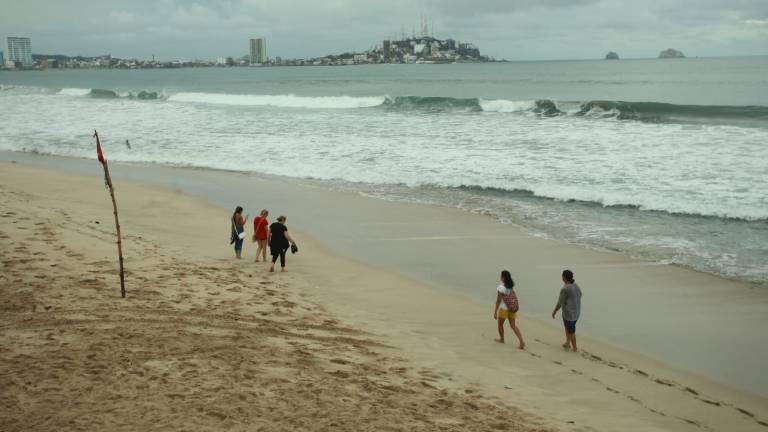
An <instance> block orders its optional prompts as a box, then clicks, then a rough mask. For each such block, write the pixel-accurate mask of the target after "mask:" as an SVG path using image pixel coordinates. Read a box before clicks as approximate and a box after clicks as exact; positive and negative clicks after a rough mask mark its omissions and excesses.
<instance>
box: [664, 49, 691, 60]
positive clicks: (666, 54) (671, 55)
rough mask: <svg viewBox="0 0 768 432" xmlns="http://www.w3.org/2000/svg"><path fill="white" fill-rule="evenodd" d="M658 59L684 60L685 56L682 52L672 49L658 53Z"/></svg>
mask: <svg viewBox="0 0 768 432" xmlns="http://www.w3.org/2000/svg"><path fill="white" fill-rule="evenodd" d="M659 58H660V59H668V58H685V54H683V52H682V51H678V50H676V49H674V48H667V49H665V50H664V51H662V52H660V53H659Z"/></svg>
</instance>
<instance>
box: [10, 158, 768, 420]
mask: <svg viewBox="0 0 768 432" xmlns="http://www.w3.org/2000/svg"><path fill="white" fill-rule="evenodd" d="M56 163H59V164H61V163H62V161H61V160H59V161H56ZM2 166H3V170H0V178H3V179H4V181H3V182H2V184H3V185H4V186H3V189H6V190H8V189H9V190H10V191H11V192H13V191H14V190H19V191H21V190H27V191H30V190H31V191H32V192H33V193H36V195H31V196H28V197H26V198H22V199H20V200H19V198H13V199H16V200H19V201H18V202H16V201H12V202H14V203H15V205H22V203H23V202H27V203H30V202H31V203H33V204H37V205H40V204H38V201H41V200H43V199H47V200H55V199H58V200H61V205H62V207H63V208H62V210H64V208H66V210H67V211H70V212H79V213H84V214H78V213H72V215H71V216H72V217H73V219H74V221H77V220H78V218H77V216H85V215H89V214H90V212H89V211H88V209H91V208H92V207H89V205H88V203H91V202H99V201H100V200H102V199H103V201H104V203H106V200H107V196H106V194H105V193H104V191H103V185H102V184H101V181H100V180H99V179H98V178H95V177H94V176H93V175H92V174H90V173H89V174H87V175H82V174H73V173H71V172H67V170H66V169H64V170H62V169H58V170H50V169H48V170H42V169H40V168H39V167H38V168H34V167H30V166H29V164H23V163H19V164H16V165H14V164H10V163H7V162H4V163H2ZM89 167H92V168H93V174H96V173H98V169H100V167H99V166H98V164H96V163H95V162H93V161H89ZM6 168H7V169H6ZM71 168H72V166H71V163H70V169H71ZM112 168H113V169H114V168H115V166H113V167H112ZM115 171H119V169H118V170H115ZM166 171H167V169H166ZM143 174H146V171H145V172H143ZM168 174H169V173H167V172H166V175H168ZM176 174H178V173H176ZM124 177H125V176H124V174H121V175H119V176H113V178H115V179H118V178H120V180H116V182H118V181H119V182H120V183H117V184H116V187H117V194H118V205H121V202H122V203H123V204H122V206H121V210H123V209H125V210H124V211H126V213H128V214H129V215H130V216H129V217H128V218H127V219H124V220H121V222H123V224H124V225H125V226H126V227H129V228H128V229H127V230H126V231H125V235H126V237H131V242H132V243H134V247H132V248H131V249H132V250H133V251H134V252H132V253H134V254H136V253H138V252H136V251H135V250H136V245H137V244H138V243H140V241H139V240H138V239H137V238H136V236H137V235H139V234H147V233H149V234H151V235H152V236H154V237H155V238H156V239H158V240H163V241H162V242H160V243H158V244H157V246H155V249H156V250H159V251H161V252H163V254H166V253H168V252H172V253H174V254H178V255H179V258H180V259H182V260H187V259H189V260H190V262H191V263H193V264H194V263H197V262H200V260H201V259H202V260H210V261H211V264H214V266H219V267H222V268H223V269H225V270H226V269H229V268H231V266H232V261H234V260H233V259H232V258H231V255H232V253H231V250H230V249H229V247H227V246H226V245H225V244H224V242H223V238H224V237H225V236H224V234H223V231H225V230H222V233H219V232H218V231H216V230H210V229H208V230H204V231H197V229H199V228H203V229H205V228H204V227H206V226H209V225H210V224H211V223H212V220H211V219H216V221H218V220H219V218H221V220H225V219H226V215H227V213H228V210H226V209H223V208H221V207H219V206H218V205H216V203H215V202H207V203H206V202H204V201H201V200H200V199H199V198H194V195H192V196H190V194H189V193H185V192H183V191H182V190H180V188H178V187H175V186H174V185H173V184H171V185H170V186H171V187H170V188H168V186H167V185H166V186H165V187H162V186H157V185H153V183H152V178H150V177H149V176H142V177H144V178H143V179H142V180H141V181H126V180H124ZM205 177H206V178H204V179H199V180H200V181H201V182H202V183H206V184H208V185H209V186H210V187H213V188H216V187H217V186H218V185H216V184H213V185H211V184H210V183H209V182H207V180H210V179H211V175H210V174H208V175H206V176H205ZM214 177H215V176H214ZM226 177H227V178H226V180H227V182H231V181H232V180H233V179H232V177H234V176H226ZM46 180H47V181H48V182H46ZM168 180H170V182H171V183H174V182H184V181H185V180H186V179H183V178H179V177H178V176H177V175H175V176H171V177H169V178H168ZM249 180H251V181H253V180H252V179H249ZM260 181H262V182H263V181H264V180H260ZM188 186H189V185H188ZM272 186H275V185H272ZM56 190H58V194H59V195H55V198H54V197H49V198H45V197H46V196H49V195H50V194H51V193H52V192H53V191H56ZM287 190H288V189H286V188H283V189H281V190H280V191H279V192H281V193H285V192H286V191H287ZM41 191H42V192H45V191H51V192H47V193H46V195H40V193H41ZM289 193H290V197H291V198H293V199H298V198H305V200H304V201H303V202H302V205H303V206H304V207H303V208H304V209H305V211H306V212H310V213H312V212H313V209H312V204H313V203H314V204H317V203H318V202H321V201H322V200H321V198H322V197H318V195H323V194H320V193H319V191H309V193H307V191H301V190H300V189H297V188H294V189H291V190H290V191H289ZM14 194H16V193H15V192H14ZM96 194H98V196H96ZM126 194H128V195H126ZM17 195H18V194H17ZM101 195H104V196H101ZM9 196H15V195H9ZM309 196H314V199H315V201H309V200H308V199H307V197H309ZM69 197H77V199H70V198H69ZM121 197H123V199H122V200H121ZM128 197H130V198H128ZM20 198H21V197H20ZM137 200H139V201H137ZM142 200H143V201H142ZM352 201H353V200H352V199H351V198H348V199H346V200H345V201H344V204H345V205H350V206H353V205H354V206H355V208H357V206H359V205H360V204H354V203H352ZM131 203H143V205H142V206H141V207H137V208H132V204H131ZM90 205H93V204H90ZM133 205H136V204H133ZM146 205H149V207H145V206H146ZM155 207H157V208H155ZM375 207H376V209H381V208H383V207H382V206H381V205H376V206H375ZM397 207H402V206H397ZM47 208H50V209H51V210H55V209H56V208H57V207H56V206H53V207H51V206H50V205H48V207H47ZM408 208H410V209H411V210H412V211H413V212H426V211H427V210H425V209H421V210H414V208H415V207H414V206H408ZM103 210H104V211H103V212H100V213H101V216H99V217H103V218H106V219H105V220H108V217H109V216H108V215H109V212H110V211H111V210H110V208H109V207H108V206H105V207H104V209H103ZM169 210H170V211H172V210H175V211H181V212H183V214H180V215H179V216H183V217H182V220H180V221H179V222H180V226H178V227H176V226H175V225H172V226H170V227H166V226H164V224H163V223H162V221H163V220H165V219H166V217H165V216H166V215H167V213H166V212H167V211H169ZM275 211H278V210H275ZM431 211H436V210H435V209H432V210H431ZM292 214H293V213H289V220H288V225H289V226H291V230H292V232H294V233H295V236H296V238H297V241H298V243H299V245H300V247H301V253H300V254H298V255H296V256H291V257H290V258H289V269H290V270H291V272H289V273H287V274H285V275H282V274H278V275H274V276H273V277H272V278H271V279H270V280H272V281H276V282H275V283H278V284H280V283H283V284H287V285H283V286H284V287H288V288H289V290H288V291H291V292H294V293H295V292H296V291H295V289H291V288H299V287H300V288H299V291H298V292H301V291H302V290H306V291H308V292H307V294H306V295H304V296H300V297H305V300H306V299H311V300H312V301H317V302H318V303H319V304H320V305H321V307H322V310H323V312H322V313H325V312H324V310H325V309H327V310H328V311H330V312H331V315H332V316H338V317H340V318H341V319H342V321H343V322H344V323H345V324H346V325H349V326H351V328H355V329H358V330H363V331H365V332H368V333H372V334H375V335H377V336H376V337H377V338H380V339H381V340H383V341H384V342H385V344H388V345H391V346H393V347H394V349H396V350H398V351H397V353H396V354H395V356H396V357H403V358H404V359H406V360H407V362H408V363H409V364H411V363H412V364H414V365H415V366H414V367H415V368H417V369H418V370H420V371H422V372H420V373H421V374H422V378H423V379H425V380H427V383H430V382H432V383H433V384H430V385H431V386H432V385H436V384H435V383H439V385H441V386H446V388H449V389H454V390H456V389H460V388H466V386H470V387H471V388H473V389H474V390H473V391H476V392H478V394H479V396H482V397H489V398H491V400H497V401H499V402H498V403H504V402H501V401H503V400H506V401H514V404H515V406H516V407H517V408H519V409H522V410H524V411H525V412H530V413H533V414H534V415H535V416H538V418H544V419H546V423H548V424H551V425H557V427H559V428H561V429H562V430H574V431H576V430H630V431H631V430H637V431H642V430H649V429H658V430H691V431H693V430H701V429H702V428H703V429H710V430H712V429H714V430H721V429H728V430H764V429H763V428H764V427H765V425H766V424H768V423H765V422H766V420H768V419H767V418H766V417H767V416H768V410H766V400H765V399H764V398H760V397H754V396H749V395H747V394H746V393H743V392H739V391H735V390H732V389H730V388H728V387H726V386H723V385H720V384H716V383H714V382H712V381H710V380H709V379H706V378H703V377H701V376H697V375H694V374H690V373H685V372H678V371H675V370H673V369H671V368H669V367H668V366H665V365H663V364H661V363H660V362H658V361H655V360H652V359H649V358H647V357H645V356H643V355H638V354H633V353H629V352H626V351H623V350H621V349H617V348H613V347H611V346H607V345H605V344H603V343H601V342H599V341H596V340H594V339H593V338H591V337H588V336H587V337H583V336H580V346H581V347H582V349H583V350H584V351H583V352H582V353H581V355H571V354H569V353H565V352H563V351H562V350H560V349H558V345H559V342H560V338H561V337H562V336H561V334H560V332H561V330H560V328H559V327H557V326H552V325H549V324H547V323H545V322H541V321H540V320H537V319H535V317H536V314H532V313H530V312H528V310H527V309H528V308H529V305H530V300H531V298H530V297H528V298H527V299H526V297H523V296H522V294H523V293H526V291H525V287H526V286H527V283H524V282H522V280H524V279H525V278H523V277H518V278H517V280H518V283H520V288H521V291H520V294H521V301H522V302H523V303H522V307H523V312H522V316H521V319H520V327H521V329H522V330H523V333H524V335H525V336H526V339H527V342H528V344H529V347H530V348H529V350H528V351H524V352H523V351H518V350H517V349H515V348H513V347H512V346H511V345H512V344H507V346H500V345H499V344H495V343H493V342H492V337H493V336H494V333H495V325H494V324H493V323H492V322H491V320H490V319H488V318H490V312H491V310H490V309H491V307H490V303H491V301H490V299H488V300H487V301H480V302H476V301H470V298H471V295H466V293H464V294H462V293H455V292H451V291H449V290H446V289H445V287H443V286H440V285H439V284H438V285H434V284H433V285H432V286H430V285H425V284H423V283H422V282H420V281H419V280H418V278H417V279H414V278H411V277H409V276H407V275H404V274H398V273H397V272H393V271H391V270H389V269H387V266H381V265H378V266H372V265H369V264H365V262H364V261H365V260H364V259H362V258H364V257H361V256H354V257H348V258H345V257H344V256H340V255H339V254H337V253H335V251H334V250H331V249H328V248H327V246H329V244H328V243H326V242H325V241H323V239H322V238H318V237H316V236H315V232H314V231H313V230H310V231H309V232H312V235H311V236H310V235H308V234H306V233H307V232H308V231H307V230H306V229H299V230H296V229H295V228H293V226H299V227H302V224H300V223H296V222H297V221H296V219H299V220H301V219H302V218H300V217H296V216H291V215H292ZM421 214H422V215H423V214H424V213H421ZM315 216H316V215H315ZM363 216H366V217H367V216H370V213H368V212H366V214H364V215H363ZM87 217H96V216H95V215H94V216H87ZM444 217H445V218H446V219H451V218H455V217H457V216H456V215H455V214H452V215H448V216H446V215H444ZM134 218H135V220H134ZM460 219H462V220H463V219H464V218H460ZM368 220H369V221H371V222H374V223H375V222H376V220H372V219H371V218H369V219H368ZM292 221H294V223H295V224H294V225H291V223H292ZM432 222H433V223H437V224H438V225H439V224H442V223H446V222H445V221H442V222H441V221H437V222H435V221H434V220H432ZM157 223H160V225H155V224H157ZM201 224H202V225H201ZM209 228H210V227H209ZM103 229H104V230H106V231H105V232H104V233H102V237H103V238H104V239H106V240H105V241H104V244H101V243H98V244H97V247H96V246H94V247H95V248H96V251H97V252H98V253H102V252H103V253H104V254H105V259H107V260H109V259H110V258H114V257H113V255H114V250H113V249H114V245H113V244H110V242H109V241H108V240H109V232H110V230H109V226H108V224H107V225H105V226H104V227H103ZM124 229H126V228H124ZM190 230H194V231H192V232H196V233H198V235H194V236H190V235H189V233H190ZM212 231H213V232H212ZM319 231H320V230H319ZM149 234H147V235H149ZM219 234H221V235H219ZM220 237H221V238H220ZM65 240H67V239H66V237H65ZM522 240H524V239H522V238H520V239H517V241H522ZM529 241H530V239H529ZM176 242H178V243H176ZM366 243H367V242H366ZM66 244H69V245H70V246H72V245H75V244H76V243H74V239H71V238H70V239H68V240H67V243H65V245H66ZM331 244H332V243H331ZM82 245H83V244H82V243H81V246H82ZM249 245H250V244H249ZM85 247H86V248H88V250H90V248H91V246H89V245H88V243H86V244H85ZM249 252H251V253H250V254H249ZM252 252H253V251H252V250H249V249H246V252H245V255H246V259H244V260H243V262H242V263H237V264H239V265H238V266H237V267H238V268H239V269H240V270H227V272H229V273H231V275H240V274H242V275H243V276H245V275H250V276H248V277H252V276H253V277H262V276H261V275H266V274H265V273H263V272H264V269H261V270H258V269H256V268H255V267H253V263H252V262H251V259H250V257H251V254H252ZM443 253H445V252H443ZM361 261H362V262H361ZM141 263H144V264H143V265H147V266H149V267H147V268H148V269H154V270H153V271H159V270H161V269H162V268H163V266H162V265H158V263H156V261H155V259H153V258H151V257H145V256H143V255H141V256H139V255H134V256H133V257H132V259H131V262H130V265H131V266H137V265H141ZM107 266H109V264H107ZM129 268H130V267H129ZM87 269H88V267H84V268H83V269H82V270H83V271H87ZM582 273H583V272H582ZM141 276H142V275H141V274H134V275H131V279H132V280H131V282H130V283H131V284H133V288H129V297H131V296H135V295H137V294H138V293H140V292H142V291H143V288H139V287H141V283H139V284H138V285H137V280H139V279H140V278H141ZM490 276H491V278H490V279H491V280H489V281H486V282H487V283H484V285H488V287H485V286H484V288H483V291H482V292H483V296H482V298H483V299H484V300H485V297H487V296H486V295H485V294H487V293H489V292H491V290H492V289H493V287H494V286H495V284H492V283H491V282H493V280H492V279H495V277H494V276H495V274H493V275H490ZM171 277H172V278H173V276H171ZM170 280H172V279H170ZM256 280H257V279H254V282H256ZM577 280H579V272H578V270H577ZM277 281H283V282H277ZM219 283H222V284H224V283H226V282H224V280H222V281H221V282H219ZM581 283H582V287H583V288H584V289H585V302H586V301H590V302H592V301H594V299H593V296H594V295H593V294H589V296H587V293H589V291H588V289H594V287H593V286H589V285H587V284H586V283H585V282H583V281H582V282H581ZM212 286H215V285H211V286H210V287H208V288H206V289H207V290H211V287H212ZM246 286H250V284H247V285H246ZM278 286H279V285H278ZM588 286H589V288H587V287H588ZM188 288H191V289H192V291H190V295H192V297H191V299H189V300H187V301H182V302H181V303H180V306H179V307H185V303H188V302H193V303H195V302H197V303H199V302H200V300H204V299H216V298H217V297H215V296H214V297H208V295H211V293H208V295H206V294H205V291H206V289H203V290H197V287H196V286H190V287H188ZM486 288H487V289H486ZM132 289H134V290H135V289H138V290H139V291H138V292H136V291H134V292H132V291H131V290H132ZM196 290H197V291H198V292H197V293H195V292H194V291H196ZM214 291H215V290H214ZM555 293H556V292H555V290H553V291H552V292H547V298H549V297H551V296H554V295H555ZM106 294H107V293H105V295H106ZM114 294H117V292H116V291H115V293H114ZM164 295H170V293H169V294H164ZM215 295H216V296H219V295H220V294H215ZM233 295H234V294H233ZM200 296H203V297H200ZM229 296H230V295H229V294H227V295H225V298H223V299H222V298H219V299H220V300H227V299H228V298H229ZM526 300H528V302H526ZM553 301H554V300H553ZM205 302H210V300H205ZM486 303H487V304H486ZM186 307H188V306H186ZM243 307H245V306H244V305H243V304H242V303H239V302H238V303H231V302H229V303H227V302H224V303H221V304H220V306H218V308H219V309H220V312H219V313H224V314H227V313H228V312H227V309H228V308H233V310H239V309H240V308H243ZM55 311H58V309H55ZM593 311H594V309H593ZM318 313H321V312H320V310H318ZM584 313H585V314H586V313H589V312H587V311H585V312H584ZM592 313H594V312H592ZM288 317H289V318H290V315H288ZM430 376H431V378H429V377H430ZM506 386H509V387H506ZM427 388H428V387H427ZM510 389H512V390H510ZM420 392H421V391H417V393H420ZM494 398H499V399H494ZM747 413H749V414H747ZM214 417H215V416H214ZM521 418H527V417H526V416H522V417H521ZM585 427H586V428H587V429H584V428H585ZM590 428H591V429H590Z"/></svg>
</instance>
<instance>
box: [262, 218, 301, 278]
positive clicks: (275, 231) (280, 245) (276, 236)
mask: <svg viewBox="0 0 768 432" xmlns="http://www.w3.org/2000/svg"><path fill="white" fill-rule="evenodd" d="M286 219H287V218H286V217H285V216H279V217H278V218H277V222H274V223H272V225H270V226H269V250H270V252H271V254H272V266H271V267H270V268H269V271H270V272H273V271H275V263H276V262H277V258H278V257H280V267H281V268H282V269H281V271H285V252H286V251H287V250H288V247H289V246H293V247H294V248H295V247H296V242H295V241H293V239H292V238H291V235H290V234H288V227H287V226H285V221H286ZM289 243H290V244H289Z"/></svg>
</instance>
